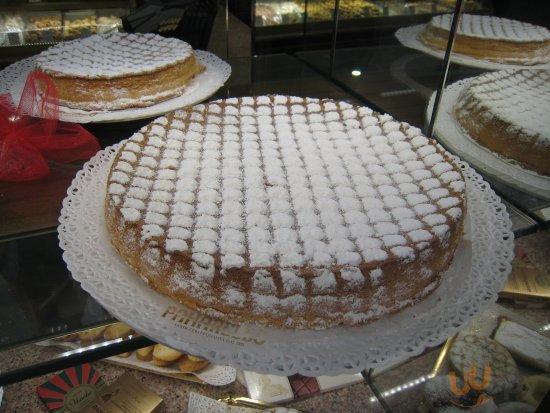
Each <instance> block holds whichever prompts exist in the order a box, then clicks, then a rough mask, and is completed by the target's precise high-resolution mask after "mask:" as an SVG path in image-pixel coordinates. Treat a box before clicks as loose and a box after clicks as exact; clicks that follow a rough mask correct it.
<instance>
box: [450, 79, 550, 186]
mask: <svg viewBox="0 0 550 413" xmlns="http://www.w3.org/2000/svg"><path fill="white" fill-rule="evenodd" d="M549 111H550V71H549V70H543V69H538V70H527V69H520V70H503V71H496V72H488V73H484V74H483V75H480V76H477V77H475V78H472V79H470V80H469V81H468V82H467V84H466V85H465V86H464V88H463V90H462V92H461V93H460V95H459V96H458V99H457V101H456V104H455V107H454V116H455V118H456V120H457V121H458V123H459V125H460V126H461V127H462V128H463V129H464V130H465V131H466V133H467V134H468V136H470V137H471V138H472V139H474V140H475V141H477V142H478V143H479V144H481V145H482V146H484V147H486V148H488V149H489V150H491V151H493V152H494V153H496V154H498V155H499V156H502V157H503V158H505V159H507V160H509V161H512V162H515V163H517V164H519V165H521V166H522V167H523V168H526V169H528V170H531V171H534V172H536V173H538V174H541V175H545V176H550V162H549V159H550V118H549V117H548V113H549Z"/></svg>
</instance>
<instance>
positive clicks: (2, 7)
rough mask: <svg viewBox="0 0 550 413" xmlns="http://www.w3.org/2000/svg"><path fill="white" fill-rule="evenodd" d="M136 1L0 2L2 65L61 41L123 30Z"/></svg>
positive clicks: (0, 61)
mask: <svg viewBox="0 0 550 413" xmlns="http://www.w3.org/2000/svg"><path fill="white" fill-rule="evenodd" d="M134 9H135V1H134V0H122V1H93V2H79V1H61V2H59V1H57V2H47V1H43V2H42V1H40V2H33V1H28V2H27V1H25V2H8V3H7V4H3V3H0V50H1V51H2V53H1V55H2V58H1V60H0V64H3V65H6V64H8V63H13V62H14V61H16V60H18V59H21V58H23V57H27V56H31V55H33V54H36V53H38V52H40V51H41V50H44V49H45V48H47V47H49V46H51V45H54V44H56V43H58V42H61V41H66V40H74V39H78V38H81V37H86V36H89V35H91V34H95V33H105V34H107V33H113V32H118V31H120V30H121V29H122V17H125V16H127V15H128V14H130V13H131V12H132V11H133V10H134Z"/></svg>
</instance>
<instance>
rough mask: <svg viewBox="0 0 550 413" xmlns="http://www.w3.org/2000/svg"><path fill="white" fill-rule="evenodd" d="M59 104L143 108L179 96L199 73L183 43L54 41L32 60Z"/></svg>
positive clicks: (133, 37)
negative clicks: (52, 86)
mask: <svg viewBox="0 0 550 413" xmlns="http://www.w3.org/2000/svg"><path fill="white" fill-rule="evenodd" d="M36 69H37V70H39V71H41V72H44V73H46V74H47V75H48V76H49V77H50V78H51V79H52V80H53V81H54V83H55V85H56V87H57V92H58V96H59V101H60V104H61V105H63V106H66V107H70V108H74V109H82V110H117V109H127V108H135V107H147V106H151V105H153V104H155V103H158V102H161V101H164V100H167V99H170V98H173V97H175V96H178V95H180V94H181V93H182V92H183V91H184V90H185V89H186V88H187V86H188V84H189V82H190V81H191V79H193V77H194V76H196V75H197V74H198V73H200V72H201V71H202V70H204V67H203V66H201V65H200V64H199V63H198V62H197V60H196V59H195V53H194V51H193V48H192V47H191V46H190V45H189V44H188V43H186V42H184V41H182V40H178V39H174V38H165V37H162V36H159V35H156V34H151V33H147V34H140V33H136V34H127V33H113V34H108V35H99V34H98V35H93V36H89V37H86V38H83V39H78V40H73V41H68V42H63V43H59V44H57V45H55V46H53V47H51V48H49V49H47V50H45V51H44V52H42V53H40V54H39V55H38V56H37V58H36Z"/></svg>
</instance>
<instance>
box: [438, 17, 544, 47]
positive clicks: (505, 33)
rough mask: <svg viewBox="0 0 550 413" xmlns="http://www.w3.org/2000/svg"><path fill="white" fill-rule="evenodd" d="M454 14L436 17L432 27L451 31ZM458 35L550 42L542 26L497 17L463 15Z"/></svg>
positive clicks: (515, 40)
mask: <svg viewBox="0 0 550 413" xmlns="http://www.w3.org/2000/svg"><path fill="white" fill-rule="evenodd" d="M452 19H453V15H452V14H442V15H438V16H434V17H433V18H432V19H431V21H430V25H432V26H433V27H436V28H440V29H443V30H447V31H449V30H450V28H451V22H452ZM458 33H459V34H463V35H465V36H471V37H477V38H482V39H494V40H507V41H513V42H543V41H549V40H550V31H548V29H546V28H545V27H542V26H536V25H534V24H530V23H525V22H520V21H517V20H510V19H505V18H502V17H495V16H481V15H476V14H463V15H462V16H461V18H460V22H459V27H458Z"/></svg>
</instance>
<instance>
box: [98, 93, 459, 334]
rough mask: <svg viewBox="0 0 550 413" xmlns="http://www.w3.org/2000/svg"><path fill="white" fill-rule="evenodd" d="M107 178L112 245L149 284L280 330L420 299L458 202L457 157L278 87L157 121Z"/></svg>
mask: <svg viewBox="0 0 550 413" xmlns="http://www.w3.org/2000/svg"><path fill="white" fill-rule="evenodd" d="M106 185H107V193H106V201H105V216H106V222H107V228H108V231H109V233H110V235H111V238H112V243H113V245H114V247H115V248H116V250H117V251H118V252H119V253H120V255H121V256H122V257H123V258H124V259H125V261H126V262H127V263H128V264H129V265H130V266H131V268H133V269H134V270H135V272H136V273H137V274H139V275H140V276H142V277H143V278H144V279H145V280H146V281H147V282H148V284H149V285H150V286H151V287H152V288H153V289H155V290H156V291H158V292H160V293H162V294H165V295H168V296H170V297H172V298H173V299H175V300H177V301H179V302H181V303H184V304H186V305H187V306H189V307H191V308H193V309H196V310H197V311H199V312H201V313H204V314H207V315H209V316H212V317H215V318H219V319H223V320H227V321H229V322H232V323H247V322H254V323H257V324H261V325H269V326H274V327H281V328H316V329H321V328H327V327H331V326H337V325H362V324H365V323H368V322H371V321H373V320H376V319H379V318H380V317H384V316H386V315H389V314H392V313H396V312H398V311H400V310H402V309H404V308H406V307H409V306H411V305H413V304H415V303H416V302H418V301H419V300H422V299H423V298H425V297H427V296H428V295H429V294H430V293H431V292H432V291H434V290H435V289H436V288H437V286H438V285H439V282H440V278H441V274H442V272H444V271H445V270H446V269H447V268H448V266H449V265H450V262H451V260H452V259H453V255H454V251H455V248H456V247H457V244H458V243H459V241H460V239H461V236H462V229H463V217H464V214H465V208H466V206H465V182H464V180H463V177H462V174H461V171H460V169H459V168H458V167H457V166H456V165H455V163H454V161H453V160H452V159H451V157H450V156H449V155H448V154H447V153H446V152H445V151H444V150H443V149H442V148H441V147H440V146H439V145H437V144H435V142H434V141H432V140H429V139H427V138H426V137H424V136H422V134H421V133H420V130H419V129H417V128H414V127H411V126H409V125H408V124H406V123H400V122H397V121H395V120H394V119H393V118H392V117H391V116H389V115H381V114H378V113H375V112H373V111H372V110H371V109H369V108H366V107H358V106H353V105H350V104H348V103H345V102H338V101H334V100H330V99H313V98H300V97H289V96H281V95H269V96H257V97H242V98H231V99H226V100H217V101H213V102H210V103H206V104H200V105H196V106H194V107H191V108H186V109H185V110H179V111H176V112H172V113H169V114H167V115H166V116H163V117H160V118H158V119H156V120H154V121H153V122H152V123H150V124H149V125H148V126H145V127H144V128H142V129H141V130H140V131H139V132H137V133H135V134H134V135H133V136H132V137H130V138H129V139H128V140H127V141H126V142H125V143H123V144H122V145H121V147H120V148H119V150H118V152H117V154H116V155H115V158H114V161H113V163H112V166H111V169H110V172H109V176H108V180H107V184H106Z"/></svg>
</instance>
